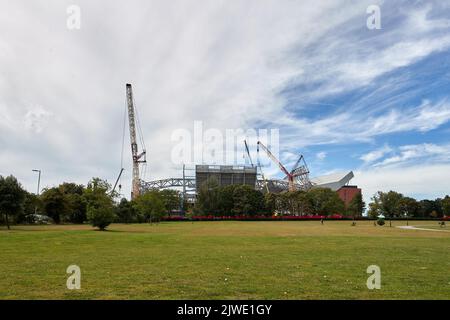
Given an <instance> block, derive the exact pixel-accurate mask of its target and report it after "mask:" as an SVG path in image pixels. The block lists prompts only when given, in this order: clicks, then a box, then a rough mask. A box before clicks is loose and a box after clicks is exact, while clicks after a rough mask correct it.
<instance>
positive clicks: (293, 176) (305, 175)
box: [257, 141, 311, 191]
mask: <svg viewBox="0 0 450 320" xmlns="http://www.w3.org/2000/svg"><path fill="white" fill-rule="evenodd" d="M257 146H258V147H257V152H258V153H259V147H261V148H262V149H263V150H264V151H265V152H266V153H267V156H268V157H269V158H270V159H271V160H272V161H273V162H275V163H276V164H277V165H278V167H279V168H280V170H281V171H282V172H283V173H284V174H285V175H286V176H285V179H287V180H288V182H289V191H295V190H296V187H295V180H299V182H300V184H301V185H302V186H303V187H304V188H305V189H309V188H310V187H311V182H310V180H309V170H308V167H307V166H306V162H305V158H304V157H303V155H301V156H300V158H299V159H298V160H297V162H296V163H295V165H294V167H293V169H292V170H291V171H290V172H289V171H288V170H287V169H286V168H285V167H284V166H283V164H282V163H281V162H280V161H279V160H278V159H277V158H276V157H275V156H274V155H273V154H272V152H270V150H269V149H268V148H267V147H266V146H265V145H264V144H263V143H262V142H261V141H258V143H257ZM301 162H303V164H302V165H300V163H301Z"/></svg>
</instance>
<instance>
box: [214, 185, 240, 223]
mask: <svg viewBox="0 0 450 320" xmlns="http://www.w3.org/2000/svg"><path fill="white" fill-rule="evenodd" d="M235 189H236V185H228V186H223V187H221V188H219V189H218V191H217V192H218V213H220V214H221V215H225V216H232V215H234V214H235V213H234V211H233V209H234V190H235Z"/></svg>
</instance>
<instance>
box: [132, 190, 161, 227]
mask: <svg viewBox="0 0 450 320" xmlns="http://www.w3.org/2000/svg"><path fill="white" fill-rule="evenodd" d="M134 203H135V204H134V207H135V209H136V210H137V211H138V212H139V214H140V215H142V216H143V217H144V219H145V220H146V221H150V223H152V222H153V221H156V222H159V220H160V219H161V217H162V216H163V214H164V212H165V210H166V208H165V207H164V202H163V200H162V198H161V195H160V192H159V191H157V190H155V191H148V192H146V193H144V194H141V195H140V196H139V197H138V198H137V199H135V200H134Z"/></svg>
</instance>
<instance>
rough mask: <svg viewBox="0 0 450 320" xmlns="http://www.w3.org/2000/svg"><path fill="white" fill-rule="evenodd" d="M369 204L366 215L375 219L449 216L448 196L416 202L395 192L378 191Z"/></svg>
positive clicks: (449, 200) (449, 202)
mask: <svg viewBox="0 0 450 320" xmlns="http://www.w3.org/2000/svg"><path fill="white" fill-rule="evenodd" d="M371 200H372V201H371V202H370V203H369V210H368V215H369V216H370V217H372V218H376V217H378V216H380V215H384V216H385V217H386V218H389V219H392V218H407V217H410V218H442V217H444V216H446V215H450V196H448V195H447V196H445V197H444V198H437V199H435V200H428V199H424V200H420V201H417V200H416V199H414V198H411V197H405V196H404V195H403V194H401V193H399V192H396V191H392V190H391V191H389V192H382V191H378V192H377V193H375V195H374V196H373V197H372V199H371Z"/></svg>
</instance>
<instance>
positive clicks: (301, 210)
mask: <svg viewBox="0 0 450 320" xmlns="http://www.w3.org/2000/svg"><path fill="white" fill-rule="evenodd" d="M118 196H119V195H118V194H117V193H115V192H112V190H111V185H110V184H109V183H108V182H107V181H105V180H102V179H100V178H92V179H91V180H90V181H89V182H88V183H87V185H86V186H84V185H82V184H76V183H69V182H64V183H62V184H60V185H59V186H56V187H50V188H45V189H44V190H43V192H42V193H41V194H40V195H39V196H37V195H35V194H33V193H29V192H27V191H26V190H24V189H23V187H22V185H21V184H20V183H19V182H18V181H17V179H16V178H15V177H13V176H8V177H2V176H0V223H3V224H6V225H7V226H8V228H9V225H10V223H13V224H21V223H35V222H40V221H41V220H42V219H44V220H43V222H45V219H47V217H48V218H49V219H51V222H54V223H56V224H59V223H74V224H81V223H86V222H89V223H91V224H92V225H93V226H95V227H98V228H99V229H101V230H104V229H105V228H106V227H107V226H108V225H109V224H110V223H112V222H117V223H144V222H150V223H152V222H159V221H160V220H161V218H163V217H164V216H170V215H171V214H179V213H180V209H181V210H182V211H185V212H187V214H188V215H213V216H249V217H251V216H261V215H266V216H271V215H274V214H275V215H288V216H305V215H308V216H309V215H320V216H328V215H334V214H339V215H347V216H353V217H358V216H361V215H362V214H363V212H364V211H365V208H366V204H365V203H364V201H363V199H362V195H361V194H357V195H356V196H355V197H354V198H353V199H352V201H351V202H350V203H349V204H348V205H345V203H344V202H343V201H342V200H341V199H340V198H339V196H338V195H337V193H336V192H334V191H332V190H331V189H327V188H314V189H311V190H309V191H307V192H306V191H295V192H285V193H278V194H275V193H262V192H260V191H258V190H255V189H254V188H252V187H251V186H247V185H229V186H219V184H218V183H217V181H215V180H213V179H211V180H208V181H207V182H206V183H205V184H204V185H202V186H201V187H200V188H199V190H198V194H197V201H196V202H195V205H193V206H192V205H189V204H187V203H186V202H184V201H183V198H182V195H181V193H180V192H178V191H176V190H171V189H166V190H162V191H159V190H151V191H148V192H146V193H144V194H142V195H140V196H139V197H138V198H137V199H135V200H132V201H129V200H127V199H125V198H123V199H121V200H120V201H118V202H117V201H116V199H117V198H118ZM368 215H369V217H372V218H376V217H379V216H380V215H384V216H385V217H386V218H390V219H392V218H406V217H411V218H440V217H443V216H446V215H450V197H449V196H448V195H447V196H445V197H444V198H438V199H435V200H420V201H417V200H415V199H413V198H411V197H405V196H403V195H402V194H401V193H398V192H395V191H389V192H381V191H378V192H377V193H376V194H375V195H374V196H373V197H372V199H371V202H370V203H369V205H368ZM41 222H42V221H41Z"/></svg>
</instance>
